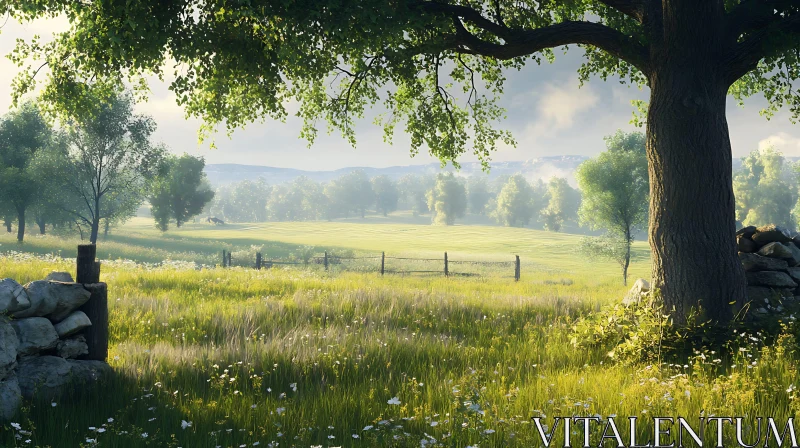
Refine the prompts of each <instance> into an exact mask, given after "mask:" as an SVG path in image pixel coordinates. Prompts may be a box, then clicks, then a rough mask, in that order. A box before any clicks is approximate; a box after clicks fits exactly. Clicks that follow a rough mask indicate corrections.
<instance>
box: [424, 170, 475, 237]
mask: <svg viewBox="0 0 800 448" xmlns="http://www.w3.org/2000/svg"><path fill="white" fill-rule="evenodd" d="M427 196H428V209H430V211H431V212H432V213H433V216H432V217H431V220H432V222H433V224H440V225H446V226H452V225H453V224H455V222H456V219H459V218H463V217H464V214H465V213H466V212H467V189H466V188H465V187H464V183H463V182H461V181H460V180H459V179H458V178H456V176H454V175H453V173H441V174H439V175H437V176H436V183H435V184H434V186H433V188H432V189H431V190H430V191H428V195H427Z"/></svg>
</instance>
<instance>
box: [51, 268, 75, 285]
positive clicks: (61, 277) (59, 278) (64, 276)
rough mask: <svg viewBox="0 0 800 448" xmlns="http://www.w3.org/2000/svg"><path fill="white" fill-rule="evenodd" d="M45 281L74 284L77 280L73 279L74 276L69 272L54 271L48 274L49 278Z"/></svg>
mask: <svg viewBox="0 0 800 448" xmlns="http://www.w3.org/2000/svg"><path fill="white" fill-rule="evenodd" d="M44 279H45V280H52V281H54V282H63V283H74V282H75V280H73V279H72V275H70V273H69V272H59V271H53V272H51V273H49V274H47V277H45V278H44Z"/></svg>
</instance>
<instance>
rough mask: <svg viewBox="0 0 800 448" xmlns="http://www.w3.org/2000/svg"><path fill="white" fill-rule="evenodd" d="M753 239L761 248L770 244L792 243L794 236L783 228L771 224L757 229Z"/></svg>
mask: <svg viewBox="0 0 800 448" xmlns="http://www.w3.org/2000/svg"><path fill="white" fill-rule="evenodd" d="M751 239H752V240H753V242H755V243H756V244H758V245H759V246H764V245H766V244H769V243H788V242H790V241H792V234H791V233H789V231H788V230H786V229H784V228H783V227H780V226H776V225H774V224H769V225H766V226H761V227H759V228H757V229H756V233H754V234H753V236H752V237H751Z"/></svg>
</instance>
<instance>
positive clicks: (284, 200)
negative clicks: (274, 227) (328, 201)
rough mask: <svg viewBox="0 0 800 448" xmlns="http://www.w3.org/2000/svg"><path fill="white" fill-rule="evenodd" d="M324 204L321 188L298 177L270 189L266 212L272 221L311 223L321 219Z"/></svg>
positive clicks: (308, 180)
mask: <svg viewBox="0 0 800 448" xmlns="http://www.w3.org/2000/svg"><path fill="white" fill-rule="evenodd" d="M324 203H325V195H324V193H323V188H322V186H321V185H320V184H318V183H316V182H314V181H313V180H311V179H309V178H308V177H305V176H300V177H298V178H297V179H295V180H293V181H292V182H291V183H289V184H283V185H278V186H276V187H275V188H273V189H272V193H271V194H270V198H269V201H268V203H267V212H268V215H269V219H271V220H273V221H313V220H316V219H319V218H320V217H322V215H323V213H322V211H323V208H324V207H323V206H324Z"/></svg>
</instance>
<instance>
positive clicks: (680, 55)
mask: <svg viewBox="0 0 800 448" xmlns="http://www.w3.org/2000/svg"><path fill="white" fill-rule="evenodd" d="M717 3H719V4H717ZM720 5H721V2H707V3H698V2H695V1H694V0H692V1H689V0H671V9H673V11H672V14H670V15H668V16H665V21H664V33H665V35H668V36H671V37H670V39H667V40H665V41H664V42H663V43H661V44H660V46H657V47H655V48H654V51H653V53H651V64H652V72H651V74H650V80H649V81H650V106H649V110H648V114H647V158H648V162H649V163H648V166H649V168H648V169H649V174H650V230H649V240H650V246H651V248H652V251H653V252H652V253H653V261H652V274H653V287H656V288H660V290H661V295H662V297H663V300H664V305H665V310H666V311H667V312H669V313H670V314H671V315H672V317H673V319H674V322H675V323H676V324H678V325H681V324H684V323H685V322H686V317H687V316H688V315H689V314H691V313H692V310H693V309H694V310H698V306H699V307H701V308H702V313H701V314H700V317H702V318H705V319H710V320H712V321H715V322H716V323H717V324H725V323H727V322H729V321H730V320H731V319H732V317H733V316H734V314H735V313H736V312H737V311H738V310H739V309H740V308H741V306H742V305H743V304H744V302H745V295H746V289H745V276H744V269H743V268H742V264H741V262H740V261H739V258H738V256H737V253H736V239H735V231H736V228H735V224H734V223H735V217H734V214H735V206H734V197H733V186H732V166H731V145H730V136H729V135H728V124H727V121H726V118H725V101H726V94H727V90H728V85H727V84H726V82H725V81H724V79H725V78H724V74H723V73H721V69H720V68H719V67H718V54H720V53H721V48H722V47H721V46H722V43H721V42H722V36H723V31H724V30H723V29H722V26H723V25H721V24H722V23H723V22H724V21H723V20H721V19H719V17H721V14H722V11H721V10H720V8H721V6H720ZM682 9H686V10H687V11H686V13H682V12H680V11H679V10H682ZM690 11H691V12H692V14H689V12H690ZM678 17H680V18H681V19H678ZM688 17H692V20H686V18H688ZM718 22H719V23H718ZM701 41H702V42H704V43H703V45H697V42H701ZM731 302H733V303H734V305H733V306H731V305H730V303H731ZM698 311H699V310H698Z"/></svg>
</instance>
